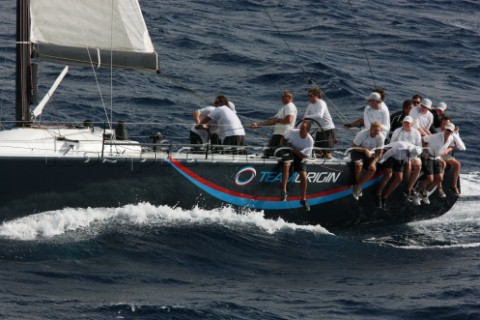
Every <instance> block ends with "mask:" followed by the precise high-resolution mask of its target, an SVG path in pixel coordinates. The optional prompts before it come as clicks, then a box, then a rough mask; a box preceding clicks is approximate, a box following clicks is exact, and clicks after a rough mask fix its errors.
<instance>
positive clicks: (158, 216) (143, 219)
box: [0, 203, 331, 240]
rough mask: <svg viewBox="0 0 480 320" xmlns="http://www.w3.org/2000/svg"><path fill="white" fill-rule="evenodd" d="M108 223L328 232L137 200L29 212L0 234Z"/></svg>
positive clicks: (49, 233) (23, 236) (22, 236)
mask: <svg viewBox="0 0 480 320" xmlns="http://www.w3.org/2000/svg"><path fill="white" fill-rule="evenodd" d="M112 223H117V224H118V223H121V224H135V225H148V226H155V225H156V226H160V227H161V226H174V225H199V226H201V225H222V226H226V227H232V226H255V227H257V228H259V229H261V230H264V231H265V232H267V233H269V234H273V233H275V232H278V231H281V230H284V229H290V230H303V231H309V232H315V233H320V234H331V233H330V232H329V231H328V230H326V229H325V228H323V227H321V226H320V225H316V226H300V225H296V224H293V223H288V222H285V221H284V220H282V219H279V220H271V219H265V218H264V217H263V214H262V213H261V212H254V211H251V212H246V213H242V214H239V213H237V212H235V211H234V210H233V209H232V208H230V207H224V208H219V209H215V210H204V209H200V208H198V207H196V208H194V209H192V210H183V209H181V208H171V207H168V206H153V205H151V204H149V203H141V204H137V205H127V206H124V207H121V208H95V209H93V208H88V209H64V210H58V211H51V212H44V213H39V214H35V215H30V216H27V217H24V218H21V219H17V220H12V221H7V222H5V223H3V224H2V225H1V226H0V236H2V237H5V238H9V239H16V240H35V239H42V238H51V237H55V236H59V235H63V234H65V233H67V232H71V231H77V230H83V231H86V232H88V233H89V234H90V235H95V234H96V232H97V231H98V230H100V229H101V227H102V226H105V225H106V224H112Z"/></svg>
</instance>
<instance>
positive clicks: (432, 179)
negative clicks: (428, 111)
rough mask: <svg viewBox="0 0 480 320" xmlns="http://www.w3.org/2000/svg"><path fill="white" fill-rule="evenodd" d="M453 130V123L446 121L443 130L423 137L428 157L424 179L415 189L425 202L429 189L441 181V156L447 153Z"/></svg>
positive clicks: (442, 163) (426, 202) (427, 201)
mask: <svg viewBox="0 0 480 320" xmlns="http://www.w3.org/2000/svg"><path fill="white" fill-rule="evenodd" d="M453 131H455V125H454V124H453V123H448V124H447V125H446V126H445V131H443V132H438V133H434V134H432V135H428V136H424V137H423V141H424V142H425V143H426V144H428V148H427V152H428V155H427V156H428V157H427V159H426V163H425V170H424V172H423V174H424V175H425V179H423V180H422V181H421V182H420V183H419V184H418V186H417V190H416V191H417V192H418V193H420V195H421V197H422V201H423V203H425V204H430V200H429V199H428V197H429V193H430V191H431V189H432V188H433V187H434V186H436V185H439V184H441V183H442V181H443V169H444V161H443V160H442V156H446V155H447V154H448V153H449V148H450V145H451V144H452V142H453Z"/></svg>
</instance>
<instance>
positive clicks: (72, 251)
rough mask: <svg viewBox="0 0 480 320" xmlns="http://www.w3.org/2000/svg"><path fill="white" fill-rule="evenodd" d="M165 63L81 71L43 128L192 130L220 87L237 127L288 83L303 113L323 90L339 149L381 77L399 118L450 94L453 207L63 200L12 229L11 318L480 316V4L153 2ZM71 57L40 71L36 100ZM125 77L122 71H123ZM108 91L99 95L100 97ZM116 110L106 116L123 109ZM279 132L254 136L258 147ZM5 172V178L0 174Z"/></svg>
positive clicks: (1, 260) (9, 72)
mask: <svg viewBox="0 0 480 320" xmlns="http://www.w3.org/2000/svg"><path fill="white" fill-rule="evenodd" d="M141 5H142V9H143V12H144V15H145V20H146V22H147V25H148V27H149V32H150V35H151V37H152V39H153V42H154V45H155V47H156V49H157V51H158V53H159V55H160V65H161V73H160V74H154V73H143V72H135V71H118V70H114V71H113V72H110V70H97V71H96V72H95V74H92V71H91V70H90V69H88V68H72V69H71V71H70V73H69V76H68V77H67V78H66V79H65V80H64V81H63V82H62V84H61V86H60V87H59V89H58V91H57V92H56V93H55V96H54V98H53V100H52V102H51V104H50V105H49V106H48V107H47V109H46V110H45V115H44V116H43V117H42V121H43V122H45V123H55V122H65V121H68V122H82V121H83V120H85V119H91V120H93V121H95V122H98V123H104V122H106V121H108V119H106V118H105V114H107V115H108V116H109V118H112V119H113V121H114V122H115V121H117V120H125V121H126V122H128V123H129V125H128V129H129V135H130V137H133V138H136V139H139V140H143V141H148V138H149V136H150V135H152V134H153V133H155V132H162V134H164V135H165V136H166V137H167V138H169V139H171V140H174V141H187V136H188V129H189V127H190V125H191V122H192V119H191V113H192V111H193V110H195V109H197V108H199V107H203V106H206V105H209V104H210V103H211V102H212V101H213V100H214V97H215V96H216V95H219V94H225V95H227V96H228V97H229V98H230V99H231V100H232V101H233V102H234V103H235V104H236V107H237V110H238V114H239V115H240V117H241V119H242V121H243V122H244V123H246V124H248V123H249V122H251V121H255V120H261V119H266V118H268V117H271V116H272V115H273V114H274V113H275V112H276V110H277V109H278V107H279V106H280V103H281V101H280V95H281V92H282V90H283V89H284V88H289V89H291V90H293V91H294V94H295V102H296V104H297V107H298V108H299V110H300V113H302V112H303V111H304V110H305V107H306V105H307V97H306V90H307V88H308V83H307V79H311V80H313V81H314V82H315V83H316V84H317V85H318V86H320V87H321V88H322V89H323V90H324V91H325V93H326V96H327V99H328V102H329V107H330V110H331V113H332V115H333V116H334V121H335V123H336V125H337V128H338V135H339V139H340V145H341V146H348V145H349V144H350V143H351V140H352V139H353V136H354V135H355V133H356V131H355V130H350V129H344V128H342V126H341V124H342V123H344V122H346V121H352V120H354V119H356V118H358V117H360V116H361V112H362V110H363V107H364V106H365V97H366V96H367V95H368V94H369V93H370V91H371V90H372V88H374V87H377V86H380V87H383V88H385V89H386V92H387V98H386V103H387V104H388V106H389V109H390V111H392V112H394V111H396V110H399V109H400V107H401V103H402V101H403V100H404V99H407V98H411V96H412V95H413V94H415V93H421V94H422V95H424V96H425V97H429V98H431V99H432V100H433V102H434V104H436V103H438V102H439V101H445V102H446V103H447V104H448V109H447V113H448V114H449V115H450V116H451V117H452V118H453V122H454V123H455V124H456V125H458V126H460V133H461V136H462V138H463V140H464V141H465V143H466V145H467V151H466V152H463V153H458V154H457V157H458V158H459V159H460V160H461V161H462V165H463V167H462V175H461V178H462V198H461V199H460V200H459V201H458V202H457V203H456V205H455V206H454V207H453V209H452V210H451V211H450V212H448V213H447V214H445V215H444V216H442V217H440V218H437V219H434V220H429V221H422V222H416V223H410V224H406V225H397V226H389V227H382V228H374V229H353V230H345V231H335V232H333V231H331V230H326V229H325V228H323V227H322V226H297V225H294V224H289V223H286V222H284V221H281V220H280V221H271V220H266V219H264V218H263V217H262V215H261V214H259V213H256V212H251V213H248V214H244V215H239V214H237V213H235V212H234V211H233V210H232V209H231V208H218V209H217V210H213V211H206V210H202V209H201V208H194V209H192V210H182V209H179V208H171V207H162V206H160V207H156V206H152V205H151V204H149V203H140V204H134V205H129V206H125V207H119V208H89V209H76V208H69V209H64V210H59V211H53V212H43V213H40V214H37V215H32V216H29V217H26V218H23V219H19V220H15V221H9V222H4V223H2V224H1V225H0V318H5V319H419V318H422V319H479V318H480V280H479V279H480V210H479V209H478V208H479V207H478V205H479V200H480V170H478V167H477V166H478V159H479V155H480V152H479V151H478V150H476V137H477V132H478V125H477V122H478V120H479V119H480V111H479V108H478V106H479V104H480V99H479V95H478V88H479V87H480V77H479V74H480V53H479V52H480V22H479V21H480V3H478V2H477V1H468V0H456V1H454V0H435V1H428V2H424V1H418V0H400V1H392V0H388V1H387V0H379V1H363V0H360V1H344V0H340V1H328V2H327V1H307V0H299V1H289V2H287V1H246V0H240V1H221V2H220V1H215V2H213V1H171V0H169V1H159V0H150V1H141ZM14 7H15V1H3V2H1V3H0V21H1V23H0V90H1V91H0V99H1V100H0V117H1V124H2V127H5V128H8V127H11V126H12V121H13V119H14V112H13V103H14V80H15V76H14V68H15V64H14V59H15V57H14V48H15V8H14ZM60 71H61V66H56V65H53V64H42V65H41V74H40V77H39V78H40V86H39V90H40V95H43V94H44V93H45V92H46V90H48V88H49V86H50V84H51V83H52V82H53V81H54V79H55V77H56V76H57V74H59V73H60ZM111 75H113V78H111ZM99 91H100V92H101V94H102V97H101V98H100V95H99V93H98V92H99ZM112 106H113V108H112V111H110V109H111V107H112ZM270 134H271V129H261V130H257V131H253V130H249V129H248V130H247V139H248V140H249V142H251V143H256V144H262V143H265V141H266V139H268V137H269V136H270ZM0 178H1V177H0Z"/></svg>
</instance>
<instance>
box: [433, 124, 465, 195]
mask: <svg viewBox="0 0 480 320" xmlns="http://www.w3.org/2000/svg"><path fill="white" fill-rule="evenodd" d="M450 122H451V120H450V117H447V116H445V117H443V119H442V122H441V124H440V130H441V131H445V128H446V126H447V125H448V124H449V123H450ZM459 131H460V130H459V128H458V127H455V131H453V142H452V143H451V144H450V146H449V147H448V148H447V154H446V155H444V156H442V160H443V161H444V162H445V163H446V164H448V165H449V166H450V167H451V168H452V185H451V187H450V191H451V192H452V193H453V195H455V196H457V197H459V196H460V190H459V189H458V187H457V185H458V178H459V176H460V168H461V163H460V161H458V160H457V159H456V158H455V157H454V156H453V151H454V150H455V149H458V150H460V151H465V150H467V148H466V146H465V143H464V142H463V140H462V138H460V133H459ZM444 170H445V168H444ZM437 189H438V192H439V194H440V197H442V198H444V197H445V192H443V189H442V185H441V184H440V185H439V186H438V187H437ZM442 192H443V194H442Z"/></svg>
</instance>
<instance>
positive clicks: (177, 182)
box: [0, 156, 457, 228]
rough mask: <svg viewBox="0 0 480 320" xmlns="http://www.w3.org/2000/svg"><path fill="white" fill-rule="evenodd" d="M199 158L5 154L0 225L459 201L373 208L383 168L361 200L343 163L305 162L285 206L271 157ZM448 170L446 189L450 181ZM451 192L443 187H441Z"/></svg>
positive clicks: (288, 216)
mask: <svg viewBox="0 0 480 320" xmlns="http://www.w3.org/2000/svg"><path fill="white" fill-rule="evenodd" d="M239 158H241V157H237V158H236V159H235V158H234V157H232V159H228V158H227V159H219V160H202V159H183V160H178V159H174V158H169V157H165V158H161V157H156V156H150V157H145V158H118V157H115V158H108V157H104V158H100V157H99V158H93V159H92V158H77V157H70V158H68V157H5V158H1V159H0V178H1V179H2V183H1V184H0V186H1V187H0V220H2V221H5V220H11V219H15V218H19V217H23V216H26V215H29V214H33V213H38V212H44V211H49V210H59V209H63V208H67V207H70V208H87V207H118V206H123V205H126V204H136V203H141V202H149V203H151V204H153V205H168V206H177V207H181V208H184V209H191V208H193V207H195V206H198V207H201V208H204V209H213V208H218V207H221V206H233V207H235V208H236V209H238V211H240V212H242V211H245V210H254V211H258V212H259V213H258V214H263V215H264V216H265V217H267V218H272V219H278V218H281V219H284V220H285V221H288V222H293V223H297V224H320V225H322V226H324V227H328V228H346V227H351V226H355V225H382V224H395V223H405V222H410V221H415V220H424V219H430V218H434V217H438V216H440V215H442V214H444V213H446V212H447V211H448V210H450V208H451V207H452V206H453V205H454V203H455V202H456V200H457V198H456V197H454V196H453V195H451V194H447V198H444V199H441V198H439V197H438V195H437V193H434V194H432V195H431V196H430V201H431V204H430V205H425V204H423V203H422V205H420V206H415V205H414V204H413V203H412V202H409V201H408V200H407V199H406V198H405V197H404V195H403V194H402V192H401V190H403V189H404V186H403V185H401V186H400V187H399V188H397V190H396V191H395V192H394V193H393V194H392V196H391V197H390V199H389V200H388V205H389V208H388V209H387V210H384V209H379V208H376V207H375V203H374V196H375V189H376V187H377V184H378V181H379V180H380V179H381V177H382V172H381V171H380V172H379V173H378V174H377V175H376V176H374V177H373V178H372V180H370V181H369V182H367V183H366V185H365V188H364V190H363V196H362V197H361V198H360V200H358V201H357V200H355V199H354V198H353V197H352V193H351V189H350V186H351V184H352V182H353V181H352V168H351V166H350V164H349V163H348V162H337V163H332V164H327V163H315V164H309V165H308V180H309V183H308V196H307V198H308V202H309V204H310V206H311V211H310V212H306V211H305V210H304V208H303V207H302V206H301V205H300V202H299V200H300V186H299V181H298V178H297V176H296V175H295V174H294V173H292V176H291V178H290V180H289V183H288V198H287V201H280V181H281V173H280V171H281V167H280V165H279V164H278V163H277V162H276V161H273V160H262V161H259V159H257V160H256V161H250V160H249V159H248V158H243V159H239ZM19 168H21V170H19ZM450 178H451V174H450V171H449V170H448V169H447V172H446V174H445V181H444V184H445V186H449V185H450V183H451V180H450ZM446 189H448V188H445V190H446Z"/></svg>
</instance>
